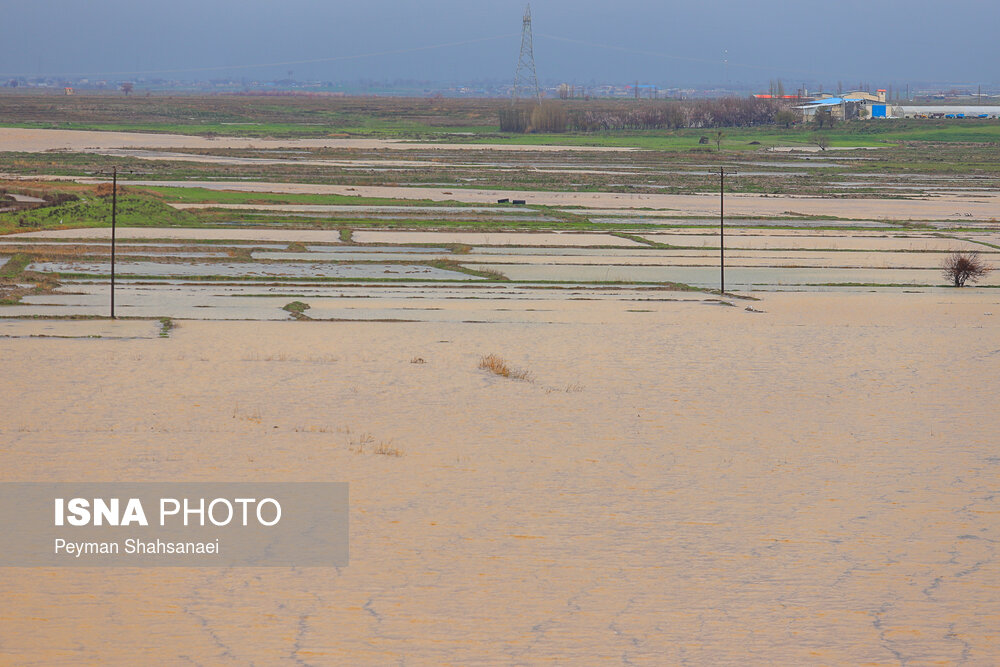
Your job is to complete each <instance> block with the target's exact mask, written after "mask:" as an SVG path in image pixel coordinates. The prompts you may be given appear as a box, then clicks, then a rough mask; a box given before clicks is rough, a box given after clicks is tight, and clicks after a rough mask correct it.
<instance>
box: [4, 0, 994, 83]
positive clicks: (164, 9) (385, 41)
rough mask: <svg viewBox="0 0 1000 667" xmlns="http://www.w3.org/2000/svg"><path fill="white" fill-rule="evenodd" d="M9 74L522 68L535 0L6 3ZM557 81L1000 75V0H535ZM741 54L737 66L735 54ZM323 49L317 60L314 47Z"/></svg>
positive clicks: (430, 75)
mask: <svg viewBox="0 0 1000 667" xmlns="http://www.w3.org/2000/svg"><path fill="white" fill-rule="evenodd" d="M5 4H7V5H8V6H6V7H4V16H5V18H6V21H5V23H6V24H7V26H8V27H10V26H14V27H16V29H13V30H8V31H7V33H6V34H5V36H4V40H2V41H0V76H3V77H12V76H27V77H34V76H39V75H41V76H67V77H79V76H91V77H96V78H112V79H115V78H119V79H120V78H157V77H159V78H165V79H178V80H186V81H191V80H203V79H212V78H231V79H241V78H248V79H249V78H255V79H264V80H273V79H282V78H287V77H288V73H289V72H291V73H292V74H291V76H292V78H295V79H297V80H328V81H351V80H358V79H375V80H386V79H388V80H392V79H402V80H416V81H477V80H478V81H485V80H494V81H509V80H511V79H512V78H513V72H514V66H515V64H516V61H517V55H518V49H519V43H520V32H521V14H522V12H523V10H524V3H523V2H521V0H516V1H515V0H499V1H498V2H490V3H485V2H457V1H455V0H428V2H425V3H422V4H419V5H418V4H416V3H406V4H403V3H398V2H388V1H386V0H371V1H369V2H366V3H364V4H358V3H344V2H316V1H314V0H287V1H286V2H284V3H281V4H278V3H275V2H273V1H271V0H243V1H242V2H239V3H237V2H235V0H217V1H216V2H212V3H210V4H208V3H203V2H194V1H193V0H176V1H174V2H171V3H169V4H167V3H156V4H145V5H139V4H136V3H130V2H124V0H108V1H106V2H104V3H102V4H101V6H99V7H95V6H94V5H90V4H83V3H78V2H73V1H71V0H35V1H34V2H31V3H16V4H14V3H5ZM532 14H533V17H534V21H533V27H534V37H535V61H536V65H537V70H538V75H539V78H540V79H542V80H543V81H550V82H551V81H567V82H571V83H588V82H601V83H606V82H620V83H621V84H627V83H631V82H633V81H635V80H639V81H642V82H649V83H654V84H657V85H661V86H664V87H672V86H689V85H692V84H694V83H696V82H700V83H713V84H722V85H726V84H731V85H738V84H741V83H743V84H747V83H750V84H753V83H760V82H765V83H766V82H767V81H768V80H769V79H777V78H781V79H783V80H784V81H785V87H786V89H787V90H789V91H793V90H794V89H795V88H796V87H797V86H798V85H799V84H800V83H802V82H806V83H810V82H817V81H819V82H825V83H827V84H828V85H829V84H832V83H834V82H837V81H842V82H843V85H844V87H845V88H851V87H854V86H856V85H858V84H859V83H869V84H872V85H876V84H877V85H892V84H897V85H898V84H901V83H903V82H918V81H923V82H927V81H941V82H951V83H955V84H969V85H974V84H978V83H981V84H983V85H984V86H995V85H996V84H997V83H998V82H1000V77H998V76H997V74H996V69H995V65H994V63H995V62H996V61H997V57H998V55H1000V46H998V45H997V42H996V41H995V39H993V36H992V34H991V33H992V32H993V31H994V28H995V26H996V25H997V24H998V22H1000V6H997V5H988V6H983V5H979V4H972V3H968V4H965V5H961V4H958V5H950V4H949V5H946V4H936V3H929V2H907V3H903V2H899V1H897V0H886V1H885V2H882V3H870V2H860V1H859V0H843V2H841V3H839V4H830V5H827V6H825V7H823V8H822V9H816V8H813V7H809V6H808V5H806V4H805V3H802V2H787V1H784V0H760V1H759V2H757V3H755V4H754V5H753V6H748V5H746V4H744V3H736V2H731V1H725V2H723V1H716V2H703V3H699V4H691V3H680V2H667V3H648V2H636V1H628V0H626V1H625V2H619V3H615V4H613V5H609V4H607V3H596V2H587V1H584V2H569V0H537V1H535V2H533V3H532ZM726 57H728V62H729V64H728V67H727V66H724V64H723V61H724V59H725V58H726ZM310 61H311V62H310Z"/></svg>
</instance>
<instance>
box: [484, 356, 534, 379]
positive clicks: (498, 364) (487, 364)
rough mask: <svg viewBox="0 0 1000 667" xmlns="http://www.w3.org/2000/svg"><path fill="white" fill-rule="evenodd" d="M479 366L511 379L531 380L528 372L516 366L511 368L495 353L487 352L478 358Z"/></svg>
mask: <svg viewBox="0 0 1000 667" xmlns="http://www.w3.org/2000/svg"><path fill="white" fill-rule="evenodd" d="M479 368H481V369H483V370H484V371H489V372H491V373H493V374H494V375H499V376H500V377H505V378H510V379H512V380H524V381H526V382H531V381H532V377H531V373H530V372H528V371H525V370H520V369H517V368H511V367H510V366H509V365H508V364H507V362H506V361H504V359H503V357H501V356H499V355H497V354H487V355H484V356H483V357H482V358H480V360H479Z"/></svg>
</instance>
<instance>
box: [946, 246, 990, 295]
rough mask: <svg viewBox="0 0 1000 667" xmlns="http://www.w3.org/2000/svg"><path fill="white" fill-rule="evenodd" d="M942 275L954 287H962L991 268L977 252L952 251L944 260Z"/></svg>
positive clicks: (974, 280)
mask: <svg viewBox="0 0 1000 667" xmlns="http://www.w3.org/2000/svg"><path fill="white" fill-rule="evenodd" d="M942 268H943V273H944V277H945V278H946V279H948V280H950V281H952V284H953V285H954V286H955V287H964V286H965V283H966V282H968V281H970V280H971V281H972V282H976V281H977V280H979V279H980V278H982V277H983V276H985V275H986V274H987V273H989V272H990V271H992V270H993V268H992V267H991V266H989V265H988V264H987V263H986V262H984V261H983V259H982V258H981V257H980V256H979V253H978V252H975V251H973V252H953V253H952V254H950V255H948V257H947V258H946V259H945V260H944V266H943V267H942Z"/></svg>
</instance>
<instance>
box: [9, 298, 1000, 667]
mask: <svg viewBox="0 0 1000 667" xmlns="http://www.w3.org/2000/svg"><path fill="white" fill-rule="evenodd" d="M402 303H403V304H412V302H411V301H408V300H407V301H403V302H402ZM545 305H546V304H545V303H544V302H536V306H537V307H543V306H545ZM754 306H755V307H756V308H757V309H758V310H762V311H765V312H763V313H753V312H746V311H745V310H744V309H743V308H720V307H718V306H713V305H710V303H708V302H705V301H703V300H702V299H695V300H691V301H688V300H687V299H686V298H685V299H684V300H682V301H680V302H665V303H659V304H656V305H655V306H654V307H653V309H650V307H649V305H648V304H635V308H636V310H652V312H628V311H624V310H623V309H621V308H620V307H619V306H618V305H616V302H614V301H587V302H578V303H576V304H575V305H574V304H571V303H569V302H565V301H557V302H556V303H555V304H550V307H554V308H556V309H557V311H558V312H557V314H556V316H557V317H558V319H559V321H557V322H553V323H541V322H533V323H525V322H524V321H520V322H514V323H498V322H494V323H490V324H472V323H464V324H463V323H454V322H421V323H391V322H390V323H386V322H370V323H360V322H352V323H308V322H274V323H267V322H257V323H247V322H233V323H220V322H196V321H190V322H188V321H182V322H180V323H178V326H177V327H176V328H175V329H174V330H172V331H171V332H170V334H169V336H168V337H167V338H161V337H159V336H157V335H156V334H155V333H154V332H155V329H154V328H152V327H150V325H149V323H132V322H128V321H124V322H118V323H114V324H110V325H109V324H108V323H100V325H96V324H94V323H91V322H64V323H59V324H58V328H57V329H50V332H53V333H57V334H58V335H61V336H67V335H68V336H74V337H73V338H24V337H16V338H0V358H3V359H4V360H5V361H6V362H7V363H6V368H7V372H6V373H5V391H6V392H9V393H8V395H10V396H17V397H18V404H19V406H20V407H19V409H18V410H16V411H4V412H3V413H2V414H0V432H2V433H3V438H4V443H5V444H4V447H3V448H2V449H0V469H2V470H4V473H3V475H4V478H5V480H6V481H15V480H19V481H20V480H34V479H73V480H83V481H97V480H107V479H124V478H127V479H135V480H154V479H156V480H159V479H163V478H177V477H181V478H185V479H220V478H221V479H225V480H229V481H241V480H271V479H274V477H275V475H280V477H281V478H282V479H284V480H289V481H291V480H301V481H307V480H327V479H336V480H338V481H347V482H349V483H350V485H351V487H350V492H351V562H350V564H349V565H348V566H347V567H345V568H339V569H333V568H330V569H306V570H302V569H263V570H241V569H235V570H226V571H215V570H185V569H172V568H165V569H152V570H148V569H147V570H129V569H120V570H117V571H116V572H115V576H113V577H109V576H107V572H105V571H98V570H88V569H73V570H70V569H50V570H4V571H2V572H0V586H2V589H3V590H4V591H5V603H4V605H3V609H2V611H0V622H2V624H3V627H4V629H5V632H4V642H3V649H2V650H3V655H4V656H5V658H6V659H8V660H10V661H11V662H14V663H16V664H24V665H36V664H47V665H51V664H67V665H68V664H79V663H81V662H104V663H124V662H134V661H135V660H137V659H139V660H144V659H146V658H148V659H149V660H155V661H164V660H166V661H171V660H173V659H175V658H176V660H177V661H183V659H184V656H199V660H201V661H205V660H208V661H215V660H216V659H217V660H219V661H229V662H238V663H250V662H254V663H269V664H280V663H283V662H289V663H291V662H295V661H303V662H307V663H311V664H345V663H350V664H361V663H383V662H398V661H401V660H405V661H406V662H417V663H422V664H426V663H446V662H462V663H476V662H483V661H487V660H489V661H495V660H498V659H499V660H500V661H502V662H511V663H527V662H530V663H537V662H541V661H546V660H551V661H555V662H561V661H570V662H574V663H590V662H601V663H606V662H614V663H619V662H624V663H641V664H662V663H664V662H678V663H679V662H684V661H688V662H694V663H699V664H736V663H746V662H770V661H773V660H774V659H775V658H776V656H777V655H779V654H780V661H782V662H794V663H798V664H806V663H816V662H821V663H836V664H844V663H852V664H899V663H907V664H927V663H935V662H937V663H958V662H962V661H965V662H968V663H970V664H988V663H990V662H991V661H992V658H993V657H995V656H996V655H998V653H1000V646H998V638H997V634H996V632H995V627H996V626H997V623H998V621H1000V604H998V600H997V597H996V596H995V595H994V594H993V590H994V582H995V581H996V579H997V577H1000V561H998V560H997V558H996V547H995V543H996V542H997V540H1000V524H998V522H997V519H996V517H997V513H996V503H995V499H994V494H993V492H992V490H991V489H992V486H993V481H994V480H995V478H996V474H997V466H998V464H1000V462H998V459H997V456H996V451H995V429H994V428H993V423H994V420H993V419H992V412H991V408H990V407H989V406H990V403H989V402H988V401H979V400H970V395H969V393H968V391H967V383H968V381H969V380H970V379H972V380H973V381H974V382H975V383H976V384H977V386H978V387H979V390H978V391H981V392H982V393H983V394H986V395H994V394H996V393H997V392H998V391H1000V385H998V380H997V378H998V377H1000V376H998V375H997V374H996V373H992V372H990V371H989V370H988V369H989V368H990V367H991V365H992V364H993V360H994V358H995V356H996V347H997V345H996V341H997V336H998V333H1000V332H998V328H997V327H998V320H997V316H1000V315H997V316H991V315H987V314H986V313H988V312H993V313H998V314H1000V302H998V298H997V297H996V296H994V295H992V294H991V293H989V292H985V291H967V292H961V293H959V292H954V291H952V292H949V293H947V294H941V293H934V294H898V293H896V294H893V295H870V294H863V295H857V294H848V295H839V294H831V295H817V294H809V295H783V294H770V295H767V296H766V298H765V299H764V300H763V301H760V302H754ZM459 307H462V308H466V307H471V308H475V307H476V305H475V302H474V301H469V300H466V301H464V302H462V303H461V304H460V306H459ZM489 307H490V306H489V305H487V306H485V308H489ZM49 326H52V325H51V324H48V323H45V322H23V321H22V322H19V323H17V324H16V325H7V326H5V325H4V324H3V323H0V336H3V335H12V334H15V335H17V336H24V335H27V334H28V333H29V331H30V329H29V327H35V328H36V329H35V331H36V332H37V331H41V330H42V328H43V327H49ZM109 326H110V327H112V328H113V330H109V329H108V327H109ZM143 327H145V328H143ZM151 329H152V330H151ZM92 335H101V336H102V337H101V338H91V337H89V336H92ZM105 335H113V336H115V338H113V339H112V338H105V337H104V336H105ZM123 339H124V340H123ZM928 350H934V353H933V354H928V353H927V351H928ZM488 352H496V353H498V354H500V355H502V356H503V357H504V358H506V359H509V360H510V362H511V363H512V364H515V365H517V366H518V367H520V368H525V369H528V370H530V371H531V373H532V375H533V376H534V381H532V382H520V381H512V380H506V379H503V378H497V377H495V376H492V375H489V374H487V373H485V372H483V371H481V370H478V369H477V364H478V360H479V357H480V355H482V354H485V353H488ZM415 358H420V359H422V360H424V361H425V363H420V364H415V363H411V360H413V359H415ZM28 359H30V360H31V361H30V363H27V360H28ZM69 359H72V360H73V363H67V360H69ZM581 359H586V360H587V363H586V364H581V363H579V360H581ZM95 386H100V387H102V388H103V389H102V391H101V392H100V393H95V392H94V390H93V388H94V387H95ZM275 387H280V388H281V391H279V392H276V391H275ZM457 408H458V409H457ZM721 411H724V414H725V416H724V418H723V417H721V416H720V412H721ZM845 425H847V426H845ZM360 433H369V434H372V437H374V438H375V439H377V440H385V441H389V440H391V442H392V443H393V445H394V446H395V447H398V448H399V449H401V450H402V451H403V452H404V454H403V456H400V457H386V456H378V455H375V454H372V453H370V452H366V453H356V452H354V451H352V449H351V447H352V445H351V442H352V438H357V437H358V436H357V435H356V434H360ZM95 460H96V461H99V464H96V463H95ZM193 471H203V472H201V473H196V472H193ZM583 517H585V520H584V519H583ZM67 600H81V601H84V600H85V601H86V603H83V602H81V603H79V604H66V601H67ZM664 600H667V601H669V604H664ZM164 610H167V611H166V612H164ZM471 610H474V611H471ZM40 618H44V619H45V622H44V623H41V622H39V621H38V620H37V619H40ZM126 618H129V619H149V623H150V624H151V625H148V626H147V625H146V624H145V622H143V623H132V622H127V621H125V620H124V619H126ZM262 618H266V619H267V622H266V623H262V622H261V620H260V619H262ZM151 628H155V632H154V635H155V638H156V644H155V648H154V647H153V646H152V645H151V644H150V637H151V635H150V632H151V630H150V629H151Z"/></svg>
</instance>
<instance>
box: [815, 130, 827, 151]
mask: <svg viewBox="0 0 1000 667" xmlns="http://www.w3.org/2000/svg"><path fill="white" fill-rule="evenodd" d="M812 142H813V143H814V144H816V145H817V146H819V149H820V150H821V151H825V150H826V149H827V148H829V147H830V138H829V137H827V136H826V135H825V134H817V135H815V136H814V137H813V140H812Z"/></svg>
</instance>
